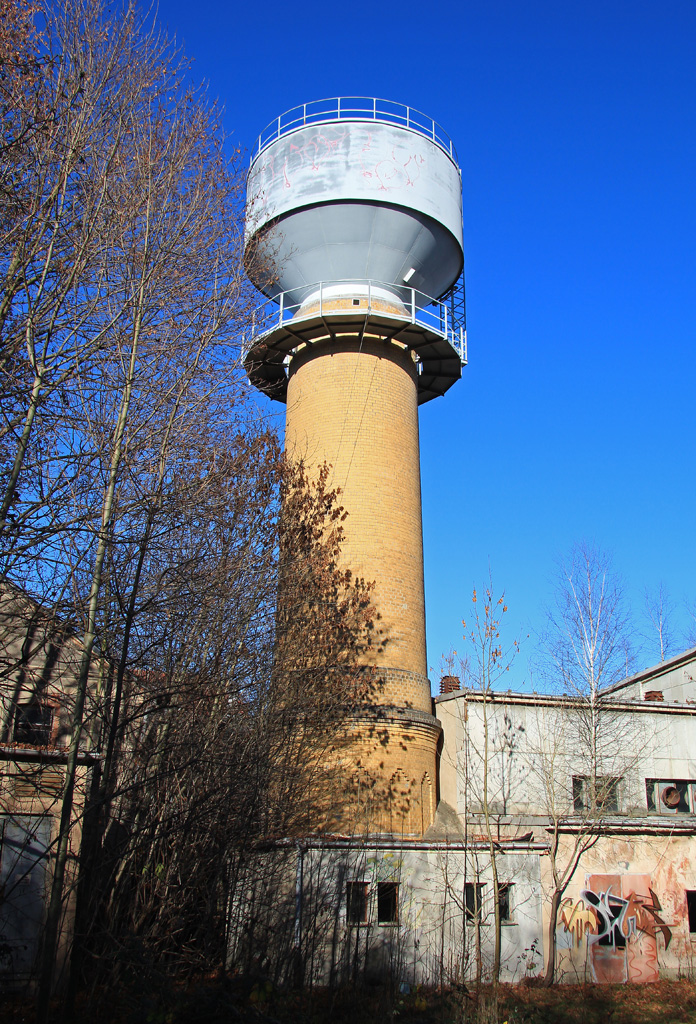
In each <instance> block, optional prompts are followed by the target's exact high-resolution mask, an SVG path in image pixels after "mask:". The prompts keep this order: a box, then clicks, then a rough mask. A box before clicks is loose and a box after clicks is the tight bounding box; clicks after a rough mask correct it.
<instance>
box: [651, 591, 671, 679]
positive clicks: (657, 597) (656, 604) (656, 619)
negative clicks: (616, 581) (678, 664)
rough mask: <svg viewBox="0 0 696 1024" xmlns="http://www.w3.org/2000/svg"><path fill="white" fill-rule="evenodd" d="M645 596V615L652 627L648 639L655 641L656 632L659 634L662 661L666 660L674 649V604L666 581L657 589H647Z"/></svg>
mask: <svg viewBox="0 0 696 1024" xmlns="http://www.w3.org/2000/svg"><path fill="white" fill-rule="evenodd" d="M644 597H645V617H646V618H647V620H648V622H649V623H650V625H651V627H652V629H651V632H650V636H649V637H648V639H649V640H650V641H653V640H654V638H655V634H657V640H658V642H659V645H660V661H664V660H665V658H667V657H669V655H670V654H671V653H672V652H673V649H674V641H673V636H672V614H673V612H674V606H673V604H672V602H671V601H670V599H669V595H668V593H667V590H666V588H665V585H664V583H660V585H659V586H658V587H657V589H656V590H653V591H649V590H646V591H645V595H644ZM651 646H652V643H651Z"/></svg>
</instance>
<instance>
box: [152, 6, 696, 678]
mask: <svg viewBox="0 0 696 1024" xmlns="http://www.w3.org/2000/svg"><path fill="white" fill-rule="evenodd" d="M159 16H160V20H161V21H162V22H163V23H164V24H165V25H166V26H167V27H168V29H169V30H170V32H172V33H175V34H176V35H177V37H178V38H179V40H180V41H182V42H183V43H184V45H185V48H186V51H187V53H188V54H189V56H190V57H192V58H194V60H195V65H194V73H195V75H196V77H198V78H204V79H207V80H208V82H209V87H210V91H211V94H212V95H213V96H215V97H219V99H220V100H221V101H222V102H223V104H224V105H225V108H226V116H225V124H226V128H227V131H228V132H229V133H230V134H231V136H232V140H233V141H234V142H236V143H238V144H240V145H242V146H251V145H252V144H253V142H254V140H255V138H256V136H257V135H258V133H259V132H260V131H261V129H262V128H263V127H265V125H266V124H267V123H268V122H269V121H270V120H271V119H272V118H273V117H275V116H276V115H277V114H280V113H281V112H282V111H284V110H286V109H288V108H290V107H292V106H294V105H295V104H298V103H302V102H305V101H307V100H311V99H319V98H321V97H328V96H337V95H345V96H350V95H362V96H370V95H374V96H378V97H384V98H387V99H394V100H398V101H401V102H404V103H408V104H410V105H411V106H413V107H416V108H417V109H419V110H422V111H424V112H425V113H426V114H429V115H430V116H432V117H434V118H435V119H436V120H437V121H439V122H440V124H442V125H443V127H444V128H445V130H446V131H447V132H448V133H449V134H450V135H451V136H452V138H453V139H454V142H455V145H456V147H457V151H458V154H459V159H460V163H461V165H462V176H463V195H464V241H465V252H466V287H467V313H468V327H469V360H470V362H469V366H468V367H467V368H466V370H465V371H464V374H463V379H462V381H461V382H460V383H459V384H458V385H456V386H455V387H454V388H453V389H452V390H451V391H450V392H449V393H448V394H447V395H446V396H445V397H444V398H442V399H439V400H437V401H435V402H432V403H430V404H429V405H428V406H426V407H424V408H423V409H422V411H421V461H422V487H423V511H424V543H425V560H426V604H427V618H428V663H429V665H430V666H432V672H431V678H432V679H433V681H434V682H435V681H436V680H437V678H438V675H439V665H440V655H441V654H442V653H443V652H445V651H446V650H448V649H449V648H450V647H455V648H457V649H458V650H461V649H462V645H461V632H462V630H461V619H462V618H463V617H466V616H467V614H468V610H469V602H470V595H471V590H472V586H473V585H474V584H476V585H478V586H480V585H481V584H482V582H483V581H484V580H485V577H486V575H487V572H488V566H489V564H490V566H491V569H492V572H493V577H494V582H495V585H496V587H497V588H499V589H505V591H506V599H507V603H508V606H509V609H510V610H509V613H508V619H509V627H510V629H511V631H513V632H516V633H519V634H527V633H530V634H531V640H530V641H529V643H528V644H527V645H526V652H527V653H531V650H532V648H533V645H534V635H535V633H536V631H537V630H539V629H540V628H541V626H542V625H543V608H544V606H545V604H547V603H548V602H549V600H550V598H551V590H552V582H551V581H552V577H553V573H554V562H555V560H557V559H558V558H559V557H562V556H563V555H564V554H565V553H567V551H568V550H569V548H570V546H571V544H572V543H573V542H574V541H580V540H583V539H585V540H590V541H594V542H596V543H597V544H599V545H600V546H601V547H603V548H605V549H608V550H609V551H610V552H611V553H612V554H613V557H614V562H615V565H616V567H617V569H618V570H619V571H620V572H621V573H622V574H623V575H624V576H625V578H626V581H627V585H628V596H629V598H630V600H631V603H632V606H633V610H634V612H635V614H636V618H637V619H638V620H639V626H643V627H644V625H645V624H644V623H641V622H640V618H641V611H642V605H643V591H644V589H645V588H655V587H656V586H657V585H658V584H659V583H660V582H662V583H664V585H665V587H666V588H667V590H668V592H669V594H670V596H671V599H672V602H673V603H674V605H675V616H674V628H675V632H676V633H677V635H678V634H679V632H680V631H681V632H682V634H684V633H685V631H686V630H688V629H689V628H692V629H693V630H694V631H696V623H694V622H693V621H691V622H690V620H689V617H688V615H687V613H686V611H685V609H684V603H685V602H690V603H691V604H692V605H696V571H695V570H696V540H695V532H696V531H695V530H694V521H695V518H696V515H695V513H696V466H695V465H694V463H695V459H694V433H695V428H696V401H695V398H696V395H695V392H696V282H695V280H694V278H695V273H694V271H695V266H696V198H695V188H694V184H695V182H694V179H695V170H696V112H695V109H694V108H695V107H696V103H695V100H696V4H694V3H693V0H667V2H665V0H659V2H652V0H651V2H641V0H631V2H617V0H605V2H603V3H600V2H596V0H587V2H584V3H582V4H580V3H558V2H553V3H552V2H542V0H529V2H526V3H521V2H511V0H488V2H486V3H481V2H480V0H477V2H472V0H460V2H457V3H435V4H431V5H428V4H418V5H417V4H415V3H411V2H406V3H401V4H399V5H395V4H388V5H386V6H382V5H379V4H376V3H369V4H368V3H364V2H357V3H352V4H350V5H343V4H342V5H327V4H325V3H322V4H321V5H319V4H305V5H303V6H299V5H298V6H296V7H294V8H292V7H290V6H289V5H287V4H280V3H278V2H277V0H271V2H266V3H263V4H259V5H254V4H248V3H247V4H243V5H241V4H240V5H236V4H228V3H223V2H212V0H199V2H197V3H195V4H192V3H190V0H189V2H186V3H184V2H183V0H160V4H159ZM679 646H680V645H679V643H677V645H676V647H677V649H679ZM658 658H659V653H658V649H657V648H656V646H655V643H653V644H652V645H649V644H646V646H645V648H644V650H643V651H642V653H641V656H640V658H639V665H646V664H649V663H653V662H654V661H657V660H658ZM526 661H527V656H526V654H525V653H524V650H523V656H522V658H521V659H520V660H519V662H518V666H517V669H516V671H515V673H514V675H515V677H516V678H515V679H514V680H511V683H512V684H513V685H514V686H515V687H521V686H522V685H524V680H525V676H526Z"/></svg>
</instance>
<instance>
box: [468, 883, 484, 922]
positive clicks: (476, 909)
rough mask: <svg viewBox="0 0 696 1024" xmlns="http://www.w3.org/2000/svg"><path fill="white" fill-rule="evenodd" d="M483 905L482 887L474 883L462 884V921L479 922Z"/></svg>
mask: <svg viewBox="0 0 696 1024" xmlns="http://www.w3.org/2000/svg"><path fill="white" fill-rule="evenodd" d="M482 903H483V885H482V884H480V883H474V882H465V884H464V920H465V921H477V920H478V921H480V920H481V904H482Z"/></svg>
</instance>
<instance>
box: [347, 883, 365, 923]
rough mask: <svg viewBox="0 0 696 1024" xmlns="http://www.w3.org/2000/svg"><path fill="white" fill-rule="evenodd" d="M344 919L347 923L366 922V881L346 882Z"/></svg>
mask: <svg viewBox="0 0 696 1024" xmlns="http://www.w3.org/2000/svg"><path fill="white" fill-rule="evenodd" d="M346 921H347V922H348V924H367V882H348V885H347V886H346Z"/></svg>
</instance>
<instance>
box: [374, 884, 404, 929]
mask: <svg viewBox="0 0 696 1024" xmlns="http://www.w3.org/2000/svg"><path fill="white" fill-rule="evenodd" d="M398 920H399V883H398V882H378V883H377V923H378V924H396V923H397V922H398Z"/></svg>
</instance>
